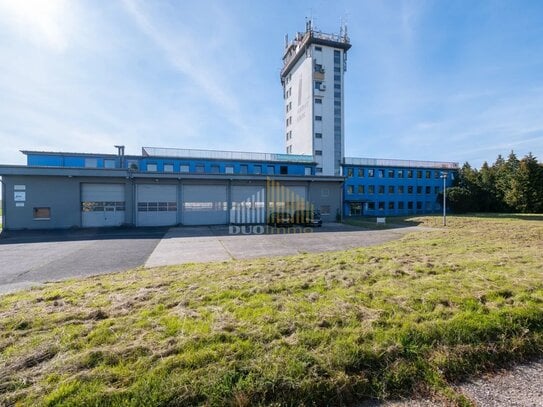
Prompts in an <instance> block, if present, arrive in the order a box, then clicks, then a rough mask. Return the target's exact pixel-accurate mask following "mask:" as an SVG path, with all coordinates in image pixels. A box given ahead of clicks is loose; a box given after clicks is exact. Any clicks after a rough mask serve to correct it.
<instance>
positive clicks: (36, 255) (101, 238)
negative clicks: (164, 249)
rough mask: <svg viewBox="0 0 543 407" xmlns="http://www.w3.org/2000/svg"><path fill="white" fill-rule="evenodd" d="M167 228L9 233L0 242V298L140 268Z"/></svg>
mask: <svg viewBox="0 0 543 407" xmlns="http://www.w3.org/2000/svg"><path fill="white" fill-rule="evenodd" d="M167 230H168V229H167V228H145V229H103V230H79V231H47V232H10V233H9V234H7V236H6V235H5V233H4V234H3V235H2V238H0V294H2V293H6V292H10V291H14V290H18V289H21V288H27V287H31V286H33V285H37V284H38V283H42V282H45V281H55V280H62V279H66V278H70V277H84V276H90V275H95V274H104V273H111V272H115V271H123V270H128V269H131V268H134V267H138V266H141V265H143V264H144V263H145V261H146V260H147V258H148V257H149V255H150V254H151V253H152V252H153V250H154V249H155V247H156V245H157V244H158V243H159V242H160V239H161V238H162V236H163V235H164V233H165V232H166V231H167Z"/></svg>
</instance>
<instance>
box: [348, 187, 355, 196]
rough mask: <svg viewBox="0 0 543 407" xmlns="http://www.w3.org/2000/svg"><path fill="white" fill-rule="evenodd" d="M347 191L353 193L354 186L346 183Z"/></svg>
mask: <svg viewBox="0 0 543 407" xmlns="http://www.w3.org/2000/svg"><path fill="white" fill-rule="evenodd" d="M347 193H348V194H349V195H351V194H353V193H354V186H352V185H348V186H347Z"/></svg>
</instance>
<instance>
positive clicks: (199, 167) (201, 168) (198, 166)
mask: <svg viewBox="0 0 543 407" xmlns="http://www.w3.org/2000/svg"><path fill="white" fill-rule="evenodd" d="M196 172H197V173H200V174H201V173H203V172H205V166H204V164H196Z"/></svg>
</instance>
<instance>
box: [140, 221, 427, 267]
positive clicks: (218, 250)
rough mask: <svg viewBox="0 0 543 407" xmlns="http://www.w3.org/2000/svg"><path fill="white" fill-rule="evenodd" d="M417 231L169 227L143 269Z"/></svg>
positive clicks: (351, 243)
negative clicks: (248, 233) (301, 231)
mask: <svg viewBox="0 0 543 407" xmlns="http://www.w3.org/2000/svg"><path fill="white" fill-rule="evenodd" d="M259 228H260V229H258V228H257V229H256V230H255V232H256V233H259V232H262V229H264V226H260V227H259ZM418 229H420V228H419V227H406V228H398V229H388V230H363V229H360V228H357V227H353V226H348V225H342V224H325V225H324V226H323V227H322V228H315V229H311V228H307V229H305V230H306V231H307V233H288V232H299V231H300V230H299V229H298V230H293V229H290V230H289V229H284V228H278V229H275V228H268V229H266V232H267V233H266V234H253V235H249V236H248V235H244V234H241V231H240V230H238V229H235V228H234V230H232V229H230V228H229V227H228V226H213V227H208V228H203V227H197V228H196V227H194V228H191V227H180V228H171V229H170V230H169V231H168V233H166V235H165V236H164V238H163V239H162V240H161V242H160V243H159V244H158V246H157V247H156V249H155V250H154V251H153V253H152V254H151V256H150V257H149V259H148V260H147V262H146V263H145V266H146V267H155V266H166V265H173V264H181V263H191V262H206V261H224V260H231V259H250V258H257V257H268V256H286V255H294V254H299V253H316V252H325V251H334V250H345V249H349V248H353V247H362V246H371V245H376V244H380V243H384V242H386V241H389V240H393V239H399V238H400V237H401V236H403V235H404V234H405V233H408V232H412V231H414V230H418ZM243 230H244V231H248V230H246V229H243ZM231 232H239V233H240V234H232V233H231Z"/></svg>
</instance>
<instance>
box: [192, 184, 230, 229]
mask: <svg viewBox="0 0 543 407" xmlns="http://www.w3.org/2000/svg"><path fill="white" fill-rule="evenodd" d="M182 199H183V219H182V221H183V224H185V225H223V224H225V223H226V221H227V219H226V218H227V207H228V202H227V195H226V185H184V186H183V193H182Z"/></svg>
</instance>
